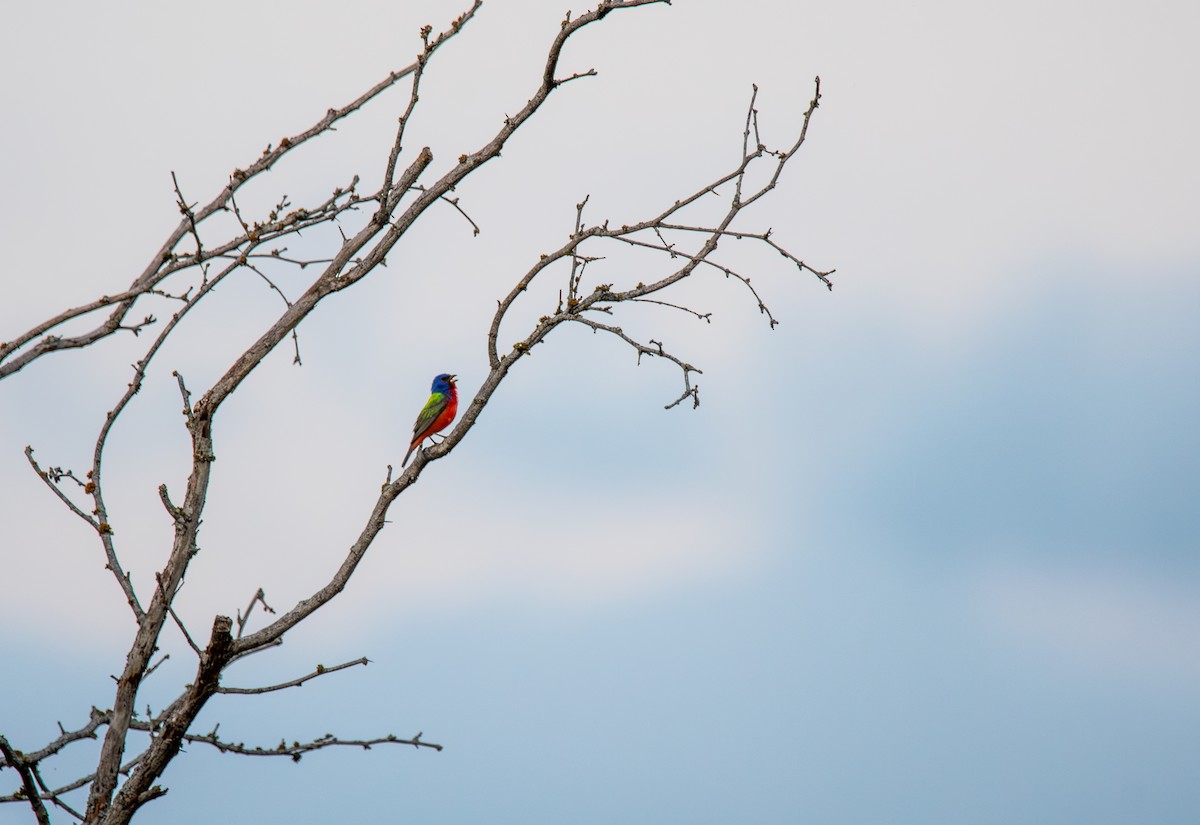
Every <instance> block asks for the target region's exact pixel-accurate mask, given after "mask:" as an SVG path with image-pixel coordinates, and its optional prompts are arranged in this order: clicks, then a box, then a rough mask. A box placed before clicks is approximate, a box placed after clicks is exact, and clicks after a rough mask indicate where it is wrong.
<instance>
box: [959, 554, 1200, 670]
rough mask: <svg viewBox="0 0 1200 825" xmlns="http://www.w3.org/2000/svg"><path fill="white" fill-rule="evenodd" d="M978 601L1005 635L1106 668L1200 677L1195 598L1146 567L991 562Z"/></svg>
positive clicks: (1198, 609)
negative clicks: (1041, 566)
mask: <svg viewBox="0 0 1200 825" xmlns="http://www.w3.org/2000/svg"><path fill="white" fill-rule="evenodd" d="M979 605H980V607H981V609H982V610H983V611H984V615H985V617H986V619H987V621H988V622H989V624H991V625H992V626H993V627H994V628H996V629H997V630H998V631H999V632H1001V633H1002V634H1003V635H1005V636H1007V637H1009V638H1010V639H1013V640H1015V641H1017V642H1019V643H1020V644H1022V645H1026V646H1029V647H1032V648H1034V649H1038V650H1041V651H1044V652H1046V653H1050V654H1053V655H1056V656H1065V657H1068V658H1070V659H1072V660H1075V661H1077V662H1080V663H1084V664H1090V665H1092V666H1094V667H1096V668H1099V669H1102V670H1106V671H1108V672H1110V673H1115V674H1123V675H1129V676H1132V677H1134V678H1138V677H1148V678H1150V679H1151V680H1160V679H1161V680H1187V681H1188V682H1200V603H1198V602H1197V601H1196V598H1195V593H1194V592H1187V593H1185V592H1183V591H1182V588H1180V587H1179V586H1177V585H1175V584H1174V583H1172V582H1171V581H1168V580H1167V579H1166V578H1152V577H1150V576H1148V575H1146V573H1145V572H1144V571H1136V572H1131V571H1117V570H1111V569H1104V570H1086V569H1080V568H1071V569H1060V570H1057V571H1050V570H1046V569H1035V568H1033V567H1028V566H1026V567H1022V566H1016V565H1005V566H998V567H993V568H991V569H989V570H988V571H987V572H986V573H985V574H984V576H983V577H982V579H981V581H980V592H979Z"/></svg>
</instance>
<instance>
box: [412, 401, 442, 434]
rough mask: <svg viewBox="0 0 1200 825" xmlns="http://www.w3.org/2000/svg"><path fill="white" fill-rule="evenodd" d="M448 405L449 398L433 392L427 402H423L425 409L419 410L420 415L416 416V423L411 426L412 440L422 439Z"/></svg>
mask: <svg viewBox="0 0 1200 825" xmlns="http://www.w3.org/2000/svg"><path fill="white" fill-rule="evenodd" d="M449 403H450V397H449V396H447V395H444V394H442V393H440V392H435V393H434V394H433V395H431V396H429V400H428V401H426V402H425V408H424V409H423V410H421V414H420V415H418V416H417V421H416V423H415V424H413V440H414V441H417V440H419V439H421V438H423V437H424V433H425V431H426V430H427V429H429V426H430V425H431V424H433V422H434V421H435V420H436V419H437V417H438V416H439V415H441V413H442V410H444V409H446V405H447V404H449Z"/></svg>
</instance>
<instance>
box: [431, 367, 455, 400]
mask: <svg viewBox="0 0 1200 825" xmlns="http://www.w3.org/2000/svg"><path fill="white" fill-rule="evenodd" d="M457 377H458V376H457V375H451V374H450V373H448V372H443V373H442V374H441V375H439V376H438V377H437V378H435V379H433V390H432V392H440V393H442V394H443V395H449V394H450V393H451V392H453V391H454V379H455V378H457Z"/></svg>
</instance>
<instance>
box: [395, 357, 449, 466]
mask: <svg viewBox="0 0 1200 825" xmlns="http://www.w3.org/2000/svg"><path fill="white" fill-rule="evenodd" d="M456 377H457V376H454V375H450V374H449V373H446V372H443V373H442V374H441V375H439V376H438V377H437V378H435V379H433V388H432V392H433V394H432V395H430V396H429V400H428V401H426V402H425V408H424V409H422V410H421V414H420V415H418V416H417V421H416V423H415V424H413V439H412V443H411V444H409V445H408V452H407V453H405V454H404V460H403V461H401V462H400V466H401V467H403V466H404V465H405V464H407V463H408V457H409V456H410V455H412V453H413V450H415V449H417V447H419V446H421V442H422V441H424V440H425V439H427V438H429V437H430V436H431V435H433V434H434V433H438V432H441V431H442V430H444V429H446V428H447V427H449V426H450V422H451V421H453V420H454V416H456V415H457V414H458V389H457V388H456V387H455V386H454V379H455V378H456Z"/></svg>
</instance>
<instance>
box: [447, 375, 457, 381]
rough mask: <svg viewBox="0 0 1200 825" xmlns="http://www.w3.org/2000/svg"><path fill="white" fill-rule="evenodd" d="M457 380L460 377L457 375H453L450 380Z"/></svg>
mask: <svg viewBox="0 0 1200 825" xmlns="http://www.w3.org/2000/svg"><path fill="white" fill-rule="evenodd" d="M455 378H458V376H457V375H451V376H450V378H449V380H450V381H453V380H454V379H455Z"/></svg>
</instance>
